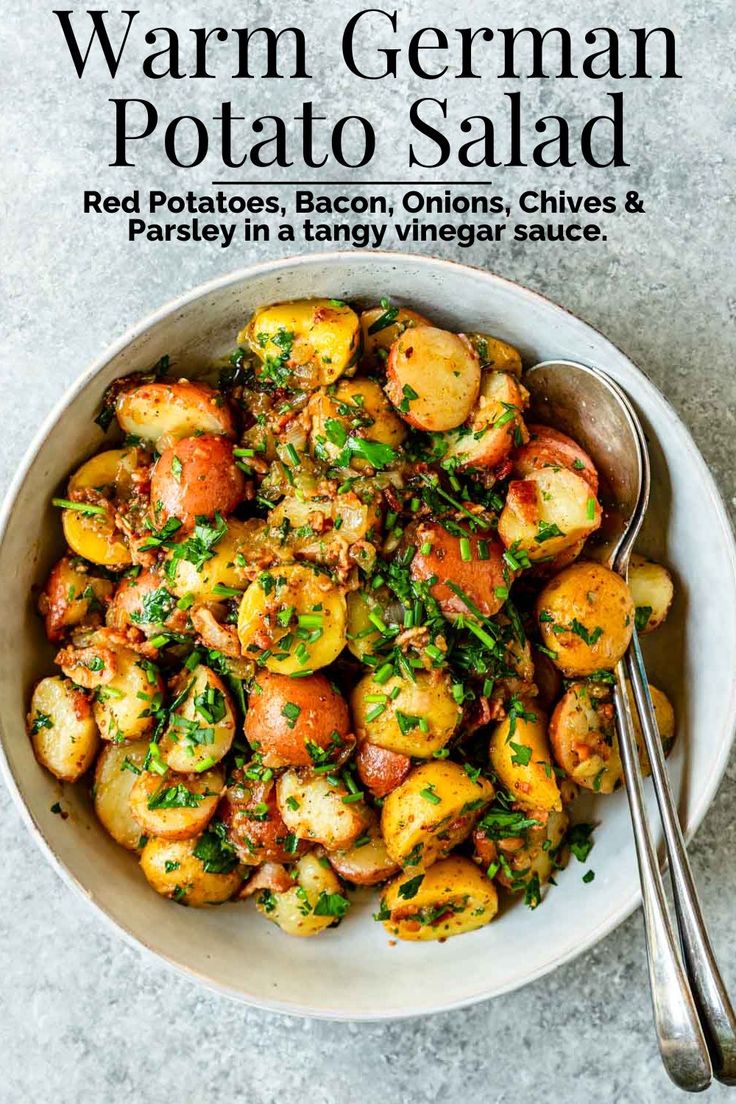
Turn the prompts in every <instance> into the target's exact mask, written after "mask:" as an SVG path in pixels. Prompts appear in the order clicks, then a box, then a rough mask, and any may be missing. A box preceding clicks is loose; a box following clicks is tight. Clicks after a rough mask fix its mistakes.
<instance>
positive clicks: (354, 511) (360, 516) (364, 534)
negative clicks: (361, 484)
mask: <svg viewBox="0 0 736 1104" xmlns="http://www.w3.org/2000/svg"><path fill="white" fill-rule="evenodd" d="M268 521H269V527H270V532H271V534H272V539H273V540H274V542H277V541H278V542H279V543H281V541H283V542H284V547H285V548H287V549H290V550H291V552H292V553H293V554H294V556H298V557H299V559H305V560H313V561H315V562H316V563H324V564H330V563H334V562H337V561H339V560H340V557H341V555H342V554H343V552H344V549H345V546H346V545H353V544H355V543H356V542H358V541H363V540H368V539H369V537H370V536H372V535H373V534H377V533H378V532H379V531H380V527H381V513H380V510H379V509H378V504H377V502H368V501H366V502H364V501H363V500H362V499H361V498H360V497H359V496H358V495H357V494H355V493H354V492H353V491H347V492H346V493H344V494H336V495H335V496H334V497H330V498H328V497H326V496H325V497H322V498H305V497H304V496H302V497H301V498H300V497H298V496H297V495H287V497H286V498H284V499H282V501H281V502H280V503H279V504H278V506H276V507H275V509H273V510H272V511H271V513H270V514H269V518H268ZM284 526H286V530H287V534H286V537H285V538H284V537H283V536H282V535H281V530H282V529H283V528H284ZM277 534H278V535H277Z"/></svg>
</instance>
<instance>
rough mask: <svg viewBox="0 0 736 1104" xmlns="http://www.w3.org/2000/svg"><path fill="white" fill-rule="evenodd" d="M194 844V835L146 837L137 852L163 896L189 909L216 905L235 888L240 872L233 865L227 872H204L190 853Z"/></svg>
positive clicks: (192, 851)
mask: <svg viewBox="0 0 736 1104" xmlns="http://www.w3.org/2000/svg"><path fill="white" fill-rule="evenodd" d="M198 843H199V838H198V837H192V838H191V839H182V840H170V839H157V838H155V837H154V838H153V839H149V840H148V842H147V843H146V846H145V847H144V848H143V852H142V853H141V860H140V861H141V870H142V871H143V873H144V874H145V876H146V880H147V881H148V884H149V885H150V886H151V887H152V888H153V889H155V890H156V892H157V893H160V894H161V895H162V896H163V897H173V898H174V899H175V900H176V901H178V902H179V904H182V905H188V906H189V908H202V907H203V906H205V905H220V904H222V902H223V901H227V900H228V899H229V898H230V897H232V895H233V894H234V893H235V891H236V890H237V889H238V888H239V886H240V884H241V882H242V875H241V873H240V871H239V870H238V868H237V867H235V868H234V869H233V870H231V871H230V872H229V873H228V874H211V873H208V872H207V871H206V870H205V868H204V864H203V863H202V861H201V860H200V859H198V858H197V856H196V855H195V854H194V851H195V848H196V847H197V845H198Z"/></svg>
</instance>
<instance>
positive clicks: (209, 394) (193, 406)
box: [115, 379, 235, 452]
mask: <svg viewBox="0 0 736 1104" xmlns="http://www.w3.org/2000/svg"><path fill="white" fill-rule="evenodd" d="M115 413H116V415H117V419H118V422H119V424H120V427H121V429H122V430H123V432H124V433H130V434H132V435H133V436H135V437H138V438H140V440H141V441H146V442H149V443H150V444H152V445H155V446H156V448H157V449H158V451H159V452H165V451H166V449H168V448H170V447H171V446H172V445H173V444H175V443H176V442H177V441H180V440H181V439H182V438H183V437H191V436H193V434H195V433H207V434H212V433H221V434H223V435H224V436H225V437H234V436H235V423H234V421H233V416H232V412H231V411H230V409H229V407H228V405H227V403H226V402H225V400H224V399H223V397H222V395H221V394H220V392H219V391H215V390H214V389H213V388H212V387H209V386H208V385H207V384H206V383H193V382H192V381H191V380H186V379H180V380H177V381H176V382H175V383H174V382H171V383H170V382H165V381H154V382H151V383H142V384H140V385H139V386H138V387H133V388H131V389H130V390H129V391H122V392H121V393H120V395H118V399H117V402H116V404H115Z"/></svg>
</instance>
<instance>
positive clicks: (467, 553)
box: [460, 537, 473, 563]
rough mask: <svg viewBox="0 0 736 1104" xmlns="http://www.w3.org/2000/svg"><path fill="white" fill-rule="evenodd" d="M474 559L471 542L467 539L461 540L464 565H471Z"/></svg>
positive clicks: (461, 557)
mask: <svg viewBox="0 0 736 1104" xmlns="http://www.w3.org/2000/svg"><path fill="white" fill-rule="evenodd" d="M472 558H473V552H472V549H471V547H470V541H469V540H468V538H467V537H461V538H460V559H461V560H463V562H464V563H470V561H471V560H472Z"/></svg>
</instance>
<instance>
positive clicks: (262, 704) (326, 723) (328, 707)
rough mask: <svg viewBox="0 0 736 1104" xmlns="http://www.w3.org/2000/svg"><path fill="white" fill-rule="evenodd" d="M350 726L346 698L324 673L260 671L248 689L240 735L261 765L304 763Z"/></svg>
mask: <svg viewBox="0 0 736 1104" xmlns="http://www.w3.org/2000/svg"><path fill="white" fill-rule="evenodd" d="M349 730H350V716H349V714H348V706H347V702H346V701H345V699H344V698H343V696H342V694H340V692H339V691H338V690H336V689H335V687H334V686H333V685H332V683H331V682H330V681H329V679H327V678H325V676H324V675H319V674H317V675H308V676H307V678H299V679H293V678H289V677H288V676H287V675H275V674H272V673H270V672H268V671H264V672H261V674H259V675H258V678H257V679H256V681H255V683H254V685H253V689H252V691H251V693H250V698H249V702H248V712H247V714H246V717H245V737H246V739H247V741H248V743H249V744H250V745H251V747H252V748H254V749H257V750H258V752H259V754H260V755H261V758H262V761H263V765H264V766H265V767H309V766H312V765H313V763H314V762H315V757H317V758H320V756H321V753H322V752H324V751H327V750H332V751H335V750H337V749H338V748H339V747H340V745H341V744H342V743H343V742H344V740H345V737H346V736H347V734H348V732H349Z"/></svg>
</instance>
